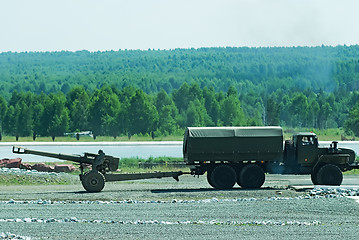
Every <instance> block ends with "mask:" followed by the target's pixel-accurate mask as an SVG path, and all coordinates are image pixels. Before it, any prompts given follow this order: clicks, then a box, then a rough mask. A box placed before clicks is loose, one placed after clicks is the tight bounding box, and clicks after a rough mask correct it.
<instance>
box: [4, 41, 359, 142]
mask: <svg viewBox="0 0 359 240" xmlns="http://www.w3.org/2000/svg"><path fill="white" fill-rule="evenodd" d="M358 90H359V46H357V45H355V46H337V47H328V46H321V47H293V48H201V49H175V50H148V51H140V50H120V51H109V52H88V51H79V52H65V51H64V52H28V53H27V52H25V53H12V52H9V53H0V94H1V97H0V128H1V132H2V133H3V134H7V135H18V136H29V135H32V134H34V133H35V134H37V135H41V136H60V135H63V133H64V132H68V131H81V130H91V131H93V132H94V134H96V135H112V136H119V135H123V134H126V135H128V134H129V135H132V134H149V133H151V132H154V133H155V135H167V134H174V133H176V132H178V131H183V128H184V127H186V126H229V125H240V126H248V125H282V126H288V127H309V128H332V127H334V128H336V127H345V128H346V129H347V131H354V133H355V134H356V135H359V130H357V128H359V105H357V104H358V103H359V101H358V100H359V92H358Z"/></svg>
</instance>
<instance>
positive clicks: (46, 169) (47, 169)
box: [31, 163, 55, 172]
mask: <svg viewBox="0 0 359 240" xmlns="http://www.w3.org/2000/svg"><path fill="white" fill-rule="evenodd" d="M31 168H32V169H35V170H37V171H39V172H53V171H54V170H55V169H54V167H52V166H49V165H46V164H45V163H36V164H34V165H32V167H31Z"/></svg>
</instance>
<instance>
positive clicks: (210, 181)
mask: <svg viewBox="0 0 359 240" xmlns="http://www.w3.org/2000/svg"><path fill="white" fill-rule="evenodd" d="M207 182H208V183H209V185H211V187H213V188H214V187H215V186H214V185H213V182H212V169H211V170H208V171H207Z"/></svg>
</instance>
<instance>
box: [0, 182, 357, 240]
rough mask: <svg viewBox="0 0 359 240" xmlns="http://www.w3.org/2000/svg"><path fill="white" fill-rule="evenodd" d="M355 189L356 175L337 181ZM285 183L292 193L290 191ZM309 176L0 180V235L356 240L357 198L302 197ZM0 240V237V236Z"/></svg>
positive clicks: (82, 237) (305, 190) (100, 237)
mask: <svg viewBox="0 0 359 240" xmlns="http://www.w3.org/2000/svg"><path fill="white" fill-rule="evenodd" d="M357 186H358V188H359V176H345V177H344V182H343V187H354V188H355V187H357ZM293 187H295V188H296V189H300V191H295V190H293ZM311 187H312V185H311V182H310V178H309V176H282V175H268V176H267V180H266V182H265V184H264V186H263V188H261V189H260V190H243V189H241V188H239V187H237V188H234V189H233V190H229V191H224V190H221V191H219V190H214V189H212V188H210V187H209V185H208V183H207V181H206V177H205V176H201V177H199V178H194V177H193V176H188V175H186V176H181V177H180V181H179V182H176V181H175V180H174V179H171V178H165V179H151V180H139V181H130V182H118V183H106V186H105V188H104V190H103V191H102V192H100V193H87V192H85V191H84V190H83V188H82V185H81V183H80V182H79V183H78V184H75V185H39V186H0V200H1V201H2V202H0V233H1V232H3V233H6V232H9V233H12V234H16V235H18V236H23V237H24V239H26V237H27V239H124V238H126V239H229V238H232V239H243V238H246V239H288V238H289V237H291V238H293V237H295V238H298V239H313V238H316V239H341V238H348V239H350V238H351V239H356V238H358V233H357V229H358V226H359V222H358V219H359V204H358V203H356V202H355V201H354V200H352V199H348V198H346V197H328V196H327V197H308V196H309V195H308V191H309V190H310V189H311ZM0 239H1V238H0Z"/></svg>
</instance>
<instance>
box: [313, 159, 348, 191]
mask: <svg viewBox="0 0 359 240" xmlns="http://www.w3.org/2000/svg"><path fill="white" fill-rule="evenodd" d="M317 181H318V184H319V185H331V186H340V184H342V182H343V173H342V171H341V170H340V168H339V167H338V166H336V165H333V164H326V165H324V166H323V167H321V168H320V169H319V170H318V175H317Z"/></svg>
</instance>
